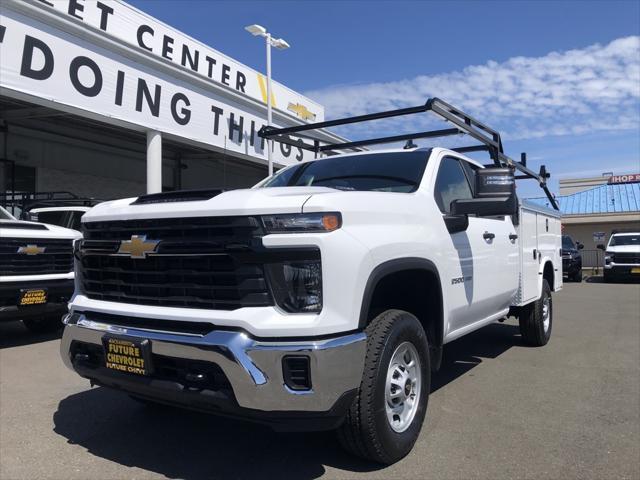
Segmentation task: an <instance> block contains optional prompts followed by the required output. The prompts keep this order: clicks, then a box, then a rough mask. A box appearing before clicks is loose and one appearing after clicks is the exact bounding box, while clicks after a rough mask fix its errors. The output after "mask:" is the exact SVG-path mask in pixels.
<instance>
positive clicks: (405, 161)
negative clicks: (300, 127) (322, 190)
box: [258, 151, 428, 193]
mask: <svg viewBox="0 0 640 480" xmlns="http://www.w3.org/2000/svg"><path fill="white" fill-rule="evenodd" d="M427 157H428V153H427V152H424V151H422V152H392V153H374V154H367V155H353V156H348V157H329V158H325V159H322V160H314V161H310V162H304V163H300V164H298V165H294V166H292V167H289V168H285V169H284V170H280V171H279V172H278V173H277V174H275V175H274V176H273V177H271V178H269V179H268V180H266V181H265V182H264V183H262V184H259V185H258V188H269V187H310V186H315V187H329V188H335V189H338V190H357V191H377V192H403V193H410V192H414V191H415V190H416V189H417V188H418V185H420V180H421V179H422V174H423V173H424V169H425V167H426V165H427Z"/></svg>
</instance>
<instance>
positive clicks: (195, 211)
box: [82, 187, 336, 222]
mask: <svg viewBox="0 0 640 480" xmlns="http://www.w3.org/2000/svg"><path fill="white" fill-rule="evenodd" d="M335 192H336V190H334V189H331V188H326V187H274V188H250V189H242V190H231V191H229V192H224V193H221V194H219V195H216V196H213V197H212V198H209V199H208V200H197V201H167V202H159V203H146V204H133V202H135V201H136V200H137V198H125V199H122V200H114V201H111V202H103V203H101V204H99V205H97V206H95V207H93V208H92V209H91V210H90V211H89V212H87V213H86V214H84V215H83V216H82V221H83V222H97V221H105V220H106V221H108V220H133V219H143V218H175V217H207V216H234V215H266V214H274V213H298V212H302V207H303V205H304V204H305V202H306V201H307V200H308V199H309V198H310V197H311V196H313V195H323V194H328V193H335Z"/></svg>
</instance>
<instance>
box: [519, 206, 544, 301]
mask: <svg viewBox="0 0 640 480" xmlns="http://www.w3.org/2000/svg"><path fill="white" fill-rule="evenodd" d="M537 216H538V214H537V213H536V212H532V211H529V210H525V209H522V210H521V218H520V248H521V255H520V264H521V267H520V268H521V271H520V276H521V279H522V282H521V285H522V291H521V299H520V303H521V304H525V303H529V302H530V301H531V300H535V299H537V298H538V271H539V267H538V262H539V259H540V252H539V250H538V231H537V229H538V220H537Z"/></svg>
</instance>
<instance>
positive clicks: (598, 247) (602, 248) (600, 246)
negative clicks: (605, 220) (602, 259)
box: [596, 243, 605, 250]
mask: <svg viewBox="0 0 640 480" xmlns="http://www.w3.org/2000/svg"><path fill="white" fill-rule="evenodd" d="M596 248H597V249H598V250H604V249H605V248H604V245H603V244H602V243H600V244H598V246H597V247H596Z"/></svg>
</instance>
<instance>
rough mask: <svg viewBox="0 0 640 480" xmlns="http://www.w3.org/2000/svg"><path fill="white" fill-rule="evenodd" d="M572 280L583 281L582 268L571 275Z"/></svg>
mask: <svg viewBox="0 0 640 480" xmlns="http://www.w3.org/2000/svg"><path fill="white" fill-rule="evenodd" d="M571 280H572V281H573V282H581V281H582V270H580V269H578V271H576V272H575V273H574V274H573V275H571Z"/></svg>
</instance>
